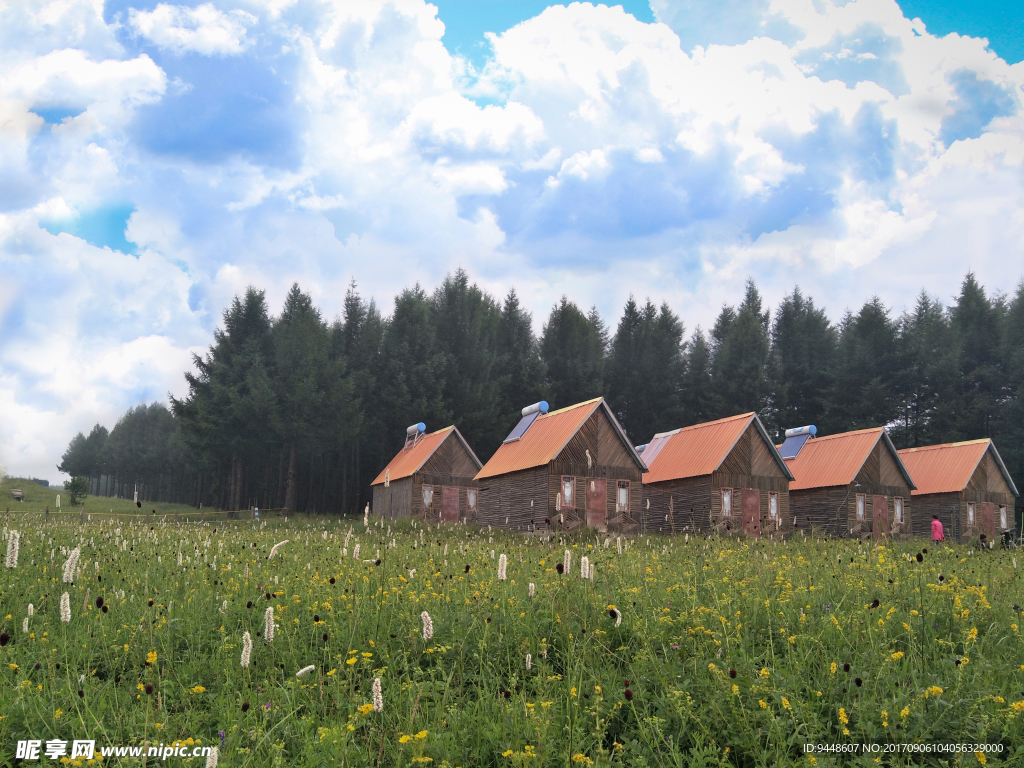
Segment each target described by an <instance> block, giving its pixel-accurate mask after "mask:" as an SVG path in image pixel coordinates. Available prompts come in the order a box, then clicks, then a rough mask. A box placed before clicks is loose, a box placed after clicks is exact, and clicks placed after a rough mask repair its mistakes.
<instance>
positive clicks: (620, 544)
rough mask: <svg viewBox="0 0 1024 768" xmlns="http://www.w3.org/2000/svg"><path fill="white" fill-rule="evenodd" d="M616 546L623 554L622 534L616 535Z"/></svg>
mask: <svg viewBox="0 0 1024 768" xmlns="http://www.w3.org/2000/svg"><path fill="white" fill-rule="evenodd" d="M615 547H616V549H618V550H619V554H620V555H621V554H622V537H621V536H616V537H615Z"/></svg>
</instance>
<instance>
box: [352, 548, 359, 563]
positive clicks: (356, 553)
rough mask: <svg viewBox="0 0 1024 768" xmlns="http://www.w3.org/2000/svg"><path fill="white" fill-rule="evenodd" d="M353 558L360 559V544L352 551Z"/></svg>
mask: <svg viewBox="0 0 1024 768" xmlns="http://www.w3.org/2000/svg"><path fill="white" fill-rule="evenodd" d="M352 558H353V559H354V560H358V559H359V545H358V544H356V548H355V549H353V550H352Z"/></svg>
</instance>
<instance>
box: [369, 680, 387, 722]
mask: <svg viewBox="0 0 1024 768" xmlns="http://www.w3.org/2000/svg"><path fill="white" fill-rule="evenodd" d="M371 691H372V693H373V711H374V712H377V713H378V714H379V713H381V712H383V711H384V693H383V692H382V691H381V685H380V678H379V677H375V678H373V687H372V689H371Z"/></svg>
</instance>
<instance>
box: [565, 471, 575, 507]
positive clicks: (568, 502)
mask: <svg viewBox="0 0 1024 768" xmlns="http://www.w3.org/2000/svg"><path fill="white" fill-rule="evenodd" d="M562 506H563V507H569V508H570V509H571V508H572V507H575V506H576V478H575V477H571V476H569V475H562Z"/></svg>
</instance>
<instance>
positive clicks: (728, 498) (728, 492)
mask: <svg viewBox="0 0 1024 768" xmlns="http://www.w3.org/2000/svg"><path fill="white" fill-rule="evenodd" d="M722 517H732V488H723V489H722Z"/></svg>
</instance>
